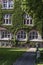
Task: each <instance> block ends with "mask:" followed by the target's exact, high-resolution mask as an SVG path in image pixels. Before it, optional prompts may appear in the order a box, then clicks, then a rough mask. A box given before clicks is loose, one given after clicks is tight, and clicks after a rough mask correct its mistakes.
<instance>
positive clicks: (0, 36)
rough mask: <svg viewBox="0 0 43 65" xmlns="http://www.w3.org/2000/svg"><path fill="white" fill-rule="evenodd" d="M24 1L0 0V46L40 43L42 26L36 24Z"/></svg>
mask: <svg viewBox="0 0 43 65" xmlns="http://www.w3.org/2000/svg"><path fill="white" fill-rule="evenodd" d="M26 3H27V2H26V0H0V46H2V47H11V46H13V45H19V44H20V45H23V44H24V43H25V44H29V45H31V43H34V46H35V45H36V44H35V43H36V42H39V43H40V44H42V35H41V34H42V32H41V31H40V29H42V28H39V27H38V26H36V25H38V24H37V23H36V22H35V20H34V15H33V14H32V15H31V13H29V12H28V7H26ZM35 19H36V18H35ZM37 22H38V21H37ZM39 23H40V21H39ZM40 25H42V24H40Z"/></svg>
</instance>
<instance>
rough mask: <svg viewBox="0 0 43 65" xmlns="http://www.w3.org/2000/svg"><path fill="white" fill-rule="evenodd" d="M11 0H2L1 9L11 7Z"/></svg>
mask: <svg viewBox="0 0 43 65" xmlns="http://www.w3.org/2000/svg"><path fill="white" fill-rule="evenodd" d="M13 5H14V3H13V0H2V9H13Z"/></svg>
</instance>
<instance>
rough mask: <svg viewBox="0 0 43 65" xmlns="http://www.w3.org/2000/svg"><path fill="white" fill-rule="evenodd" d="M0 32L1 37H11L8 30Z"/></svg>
mask: <svg viewBox="0 0 43 65" xmlns="http://www.w3.org/2000/svg"><path fill="white" fill-rule="evenodd" d="M1 33H2V34H1V35H3V37H2V36H1V38H11V33H10V32H7V31H2V32H1ZM3 33H4V34H3Z"/></svg>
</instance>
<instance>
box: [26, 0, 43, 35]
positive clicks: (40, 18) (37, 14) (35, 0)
mask: <svg viewBox="0 0 43 65" xmlns="http://www.w3.org/2000/svg"><path fill="white" fill-rule="evenodd" d="M26 1H27V4H26V7H27V8H26V11H27V12H28V13H31V14H30V15H32V16H33V18H34V23H35V26H36V28H37V29H38V30H39V31H40V33H41V34H43V31H42V29H43V0H26ZM42 36H43V35H42Z"/></svg>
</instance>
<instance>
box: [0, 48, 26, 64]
mask: <svg viewBox="0 0 43 65" xmlns="http://www.w3.org/2000/svg"><path fill="white" fill-rule="evenodd" d="M25 51H26V49H20V48H0V65H12V63H13V62H15V61H16V59H17V58H19V57H20V56H22V54H23V53H24V52H25Z"/></svg>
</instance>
